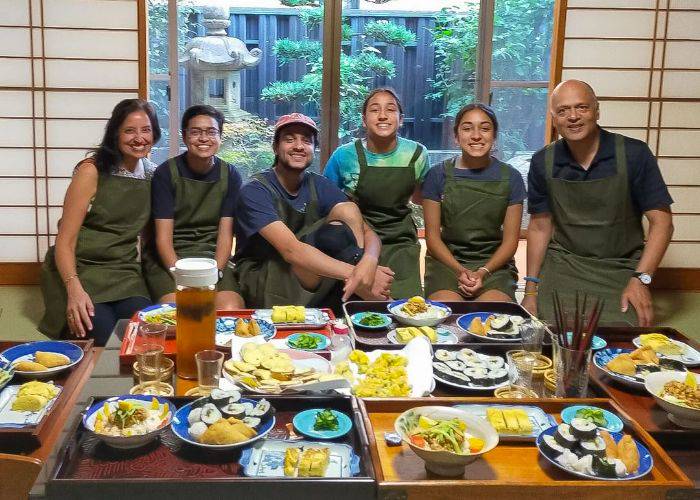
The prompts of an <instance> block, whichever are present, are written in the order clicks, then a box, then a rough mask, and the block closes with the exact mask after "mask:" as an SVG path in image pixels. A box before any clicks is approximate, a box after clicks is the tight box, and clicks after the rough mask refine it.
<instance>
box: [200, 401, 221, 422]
mask: <svg viewBox="0 0 700 500" xmlns="http://www.w3.org/2000/svg"><path fill="white" fill-rule="evenodd" d="M219 420H221V412H220V411H219V409H218V408H217V407H216V405H214V404H213V403H207V404H205V405H204V406H203V407H202V422H204V423H205V424H207V425H211V424H213V423H216V422H218V421H219Z"/></svg>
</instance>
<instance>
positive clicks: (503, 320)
mask: <svg viewBox="0 0 700 500" xmlns="http://www.w3.org/2000/svg"><path fill="white" fill-rule="evenodd" d="M509 326H511V321H510V316H507V315H505V314H504V315H500V314H499V315H498V316H496V317H495V318H493V319H492V320H491V328H493V329H494V330H506V329H507V328H508V327H509Z"/></svg>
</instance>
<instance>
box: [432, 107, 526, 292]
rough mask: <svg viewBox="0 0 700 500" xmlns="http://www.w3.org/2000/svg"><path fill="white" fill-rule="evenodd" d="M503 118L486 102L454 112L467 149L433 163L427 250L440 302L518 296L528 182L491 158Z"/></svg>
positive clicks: (458, 136)
mask: <svg viewBox="0 0 700 500" xmlns="http://www.w3.org/2000/svg"><path fill="white" fill-rule="evenodd" d="M497 132H498V120H497V119H496V115H495V113H494V112H493V110H492V109H491V108H490V107H488V106H486V105H484V104H469V105H467V106H464V107H463V108H462V109H460V110H459V112H458V113H457V116H456V117H455V125H454V134H455V141H456V142H457V144H458V145H459V147H460V149H461V150H462V153H461V154H460V155H458V156H455V157H454V158H450V159H448V160H445V161H443V162H442V163H440V164H439V165H436V166H435V167H433V168H432V169H431V170H430V172H428V175H427V176H426V178H425V182H424V183H423V212H424V217H425V239H426V243H427V247H428V255H427V256H426V261H425V294H426V296H427V297H428V298H430V299H433V300H441V301H461V300H477V301H515V283H516V280H517V277H518V275H517V271H516V269H515V264H514V262H513V256H514V255H515V251H516V250H517V248H518V239H519V236H520V221H521V218H522V214H523V200H524V199H525V183H524V182H523V179H522V177H521V176H520V173H519V172H518V171H517V170H515V169H514V168H513V167H511V166H510V165H507V164H505V163H503V162H501V161H499V160H497V159H496V158H494V157H492V156H491V150H492V149H493V147H494V143H495V141H496V133H497Z"/></svg>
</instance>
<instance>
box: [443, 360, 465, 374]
mask: <svg viewBox="0 0 700 500" xmlns="http://www.w3.org/2000/svg"><path fill="white" fill-rule="evenodd" d="M445 364H446V365H447V366H449V367H450V368H451V369H453V370H455V371H458V372H463V371H464V369H465V368H466V367H467V365H465V364H464V363H462V362H461V361H457V360H454V361H445Z"/></svg>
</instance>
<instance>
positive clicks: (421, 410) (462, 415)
mask: <svg viewBox="0 0 700 500" xmlns="http://www.w3.org/2000/svg"><path fill="white" fill-rule="evenodd" d="M415 415H418V416H420V415H424V416H426V417H429V418H432V419H433V420H448V419H452V418H458V419H460V420H461V421H463V422H464V423H465V424H467V433H468V434H471V435H472V436H474V437H477V438H480V439H483V440H484V447H483V448H482V450H481V451H480V452H478V453H470V454H468V455H459V454H457V453H452V452H449V451H432V450H426V449H424V448H420V447H418V446H416V445H414V444H413V443H411V440H410V439H409V436H408V432H409V431H410V430H411V429H408V428H407V423H406V422H407V420H408V419H410V418H412V417H413V416H415ZM394 429H395V430H396V432H397V433H398V434H399V435H400V436H401V439H402V440H403V441H404V442H405V443H406V444H408V446H410V447H411V449H412V450H413V451H414V452H415V454H416V455H418V456H419V457H420V458H422V459H423V460H424V461H425V468H426V469H428V470H429V471H430V472H433V473H435V474H437V475H440V476H450V477H455V476H462V475H463V474H464V468H465V467H466V466H467V465H469V464H470V463H472V462H474V461H475V460H476V459H477V458H479V457H480V456H481V455H483V454H484V453H487V452H489V451H491V450H492V449H494V448H495V447H496V445H497V444H498V432H496V429H494V428H493V427H492V426H491V424H490V423H488V421H487V420H486V419H483V418H480V417H476V416H473V415H471V414H469V413H467V412H466V411H464V410H460V409H458V408H452V407H449V406H419V407H417V408H412V409H410V410H407V411H405V412H403V413H402V414H401V415H399V417H398V418H397V419H396V421H395V422H394Z"/></svg>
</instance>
